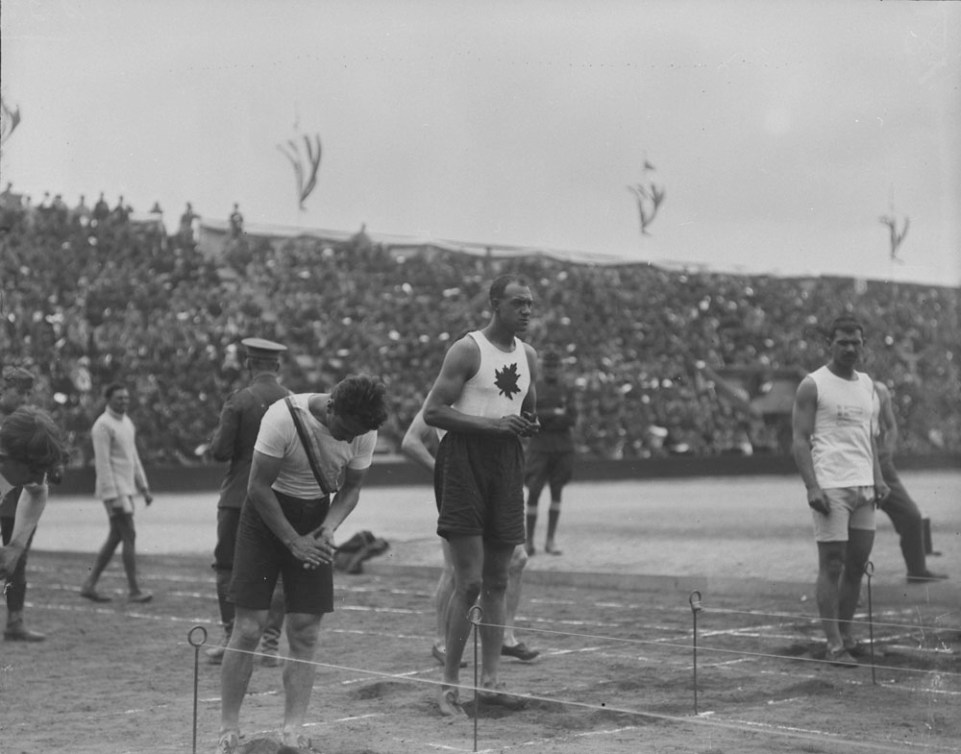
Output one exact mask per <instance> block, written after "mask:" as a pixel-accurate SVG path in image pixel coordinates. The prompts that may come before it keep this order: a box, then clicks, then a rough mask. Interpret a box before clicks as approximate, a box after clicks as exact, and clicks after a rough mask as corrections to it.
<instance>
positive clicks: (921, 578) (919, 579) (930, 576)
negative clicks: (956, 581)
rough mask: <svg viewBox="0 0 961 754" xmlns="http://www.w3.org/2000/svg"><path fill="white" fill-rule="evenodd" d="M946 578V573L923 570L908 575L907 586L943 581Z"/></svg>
mask: <svg viewBox="0 0 961 754" xmlns="http://www.w3.org/2000/svg"><path fill="white" fill-rule="evenodd" d="M946 578H948V574H946V573H935V572H934V571H928V570H924V571H922V572H921V573H909V574H908V583H909V584H926V583H928V582H931V581H943V580H944V579H946Z"/></svg>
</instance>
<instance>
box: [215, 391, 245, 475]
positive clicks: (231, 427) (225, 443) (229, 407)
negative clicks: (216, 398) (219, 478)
mask: <svg viewBox="0 0 961 754" xmlns="http://www.w3.org/2000/svg"><path fill="white" fill-rule="evenodd" d="M235 399H236V396H235V395H232V396H230V397H229V398H228V399H227V402H226V403H224V407H223V409H221V411H220V423H219V424H218V425H217V429H215V430H214V436H213V439H211V441H210V447H209V448H208V450H207V452H208V453H210V455H211V457H212V458H213V459H214V460H216V461H229V460H231V459H232V458H233V457H234V447H235V445H236V442H237V431H238V430H239V428H240V410H239V409H238V407H237V406H235V405H234V401H235Z"/></svg>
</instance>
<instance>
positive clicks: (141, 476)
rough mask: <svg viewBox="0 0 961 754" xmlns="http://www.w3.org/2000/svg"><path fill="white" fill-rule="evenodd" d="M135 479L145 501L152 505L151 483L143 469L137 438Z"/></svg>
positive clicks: (135, 442) (134, 460) (134, 446)
mask: <svg viewBox="0 0 961 754" xmlns="http://www.w3.org/2000/svg"><path fill="white" fill-rule="evenodd" d="M133 463H134V471H133V480H134V484H135V485H136V486H137V489H138V490H140V492H142V493H143V499H144V502H145V503H146V504H147V505H150V504H151V503H152V502H153V495H151V494H150V484H149V483H148V482H147V472H146V471H144V469H143V462H142V461H141V460H140V451H138V450H137V438H136V435H135V436H134V440H133Z"/></svg>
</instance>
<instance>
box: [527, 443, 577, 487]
mask: <svg viewBox="0 0 961 754" xmlns="http://www.w3.org/2000/svg"><path fill="white" fill-rule="evenodd" d="M573 474H574V452H573V451H568V450H539V449H538V448H528V449H527V479H526V481H527V486H528V487H538V486H539V487H543V486H544V485H545V484H547V485H549V486H550V487H552V488H557V487H563V486H564V485H565V484H567V483H568V482H569V481H571V477H572V476H573Z"/></svg>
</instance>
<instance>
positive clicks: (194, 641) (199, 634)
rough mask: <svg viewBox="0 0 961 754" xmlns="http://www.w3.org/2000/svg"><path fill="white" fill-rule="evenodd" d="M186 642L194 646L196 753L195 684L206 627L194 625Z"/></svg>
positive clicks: (195, 691)
mask: <svg viewBox="0 0 961 754" xmlns="http://www.w3.org/2000/svg"><path fill="white" fill-rule="evenodd" d="M187 642H188V643H189V644H190V646H192V647H193V648H194V748H193V754H197V684H198V683H199V677H200V648H201V647H202V646H203V645H204V644H206V643H207V629H206V628H204V627H203V626H194V627H193V628H191V629H190V631H188V632H187Z"/></svg>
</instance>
